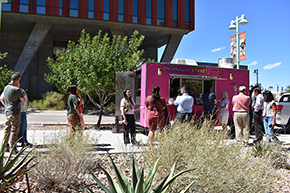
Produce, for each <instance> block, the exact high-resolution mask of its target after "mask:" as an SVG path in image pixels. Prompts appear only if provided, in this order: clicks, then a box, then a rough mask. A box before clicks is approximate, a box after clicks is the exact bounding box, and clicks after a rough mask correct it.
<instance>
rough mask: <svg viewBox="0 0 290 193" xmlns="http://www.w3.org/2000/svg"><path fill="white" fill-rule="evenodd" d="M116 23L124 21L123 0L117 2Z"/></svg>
mask: <svg viewBox="0 0 290 193" xmlns="http://www.w3.org/2000/svg"><path fill="white" fill-rule="evenodd" d="M118 9H119V10H118V21H122V22H123V21H124V0H119V6H118Z"/></svg>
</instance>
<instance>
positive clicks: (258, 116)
mask: <svg viewBox="0 0 290 193" xmlns="http://www.w3.org/2000/svg"><path fill="white" fill-rule="evenodd" d="M254 95H255V96H256V101H255V105H254V114H253V118H254V126H255V135H256V138H255V139H254V143H255V142H259V141H261V140H262V139H263V130H264V129H263V119H262V113H263V109H264V102H265V99H264V96H263V95H262V94H261V89H260V88H255V89H254Z"/></svg>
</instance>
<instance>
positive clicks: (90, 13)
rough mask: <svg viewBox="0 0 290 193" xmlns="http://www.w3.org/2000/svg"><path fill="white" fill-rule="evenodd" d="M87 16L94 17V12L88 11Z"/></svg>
mask: <svg viewBox="0 0 290 193" xmlns="http://www.w3.org/2000/svg"><path fill="white" fill-rule="evenodd" d="M88 18H90V19H94V12H93V11H88Z"/></svg>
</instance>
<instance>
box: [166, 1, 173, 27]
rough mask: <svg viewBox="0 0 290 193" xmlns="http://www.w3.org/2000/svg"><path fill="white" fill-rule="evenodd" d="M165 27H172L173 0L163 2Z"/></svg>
mask: <svg viewBox="0 0 290 193" xmlns="http://www.w3.org/2000/svg"><path fill="white" fill-rule="evenodd" d="M165 26H166V27H172V26H173V0H166V1H165Z"/></svg>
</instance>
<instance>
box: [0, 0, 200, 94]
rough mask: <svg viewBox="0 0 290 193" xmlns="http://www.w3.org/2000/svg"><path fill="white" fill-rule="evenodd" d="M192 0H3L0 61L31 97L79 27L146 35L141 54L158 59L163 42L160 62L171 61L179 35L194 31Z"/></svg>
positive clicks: (44, 87)
mask: <svg viewBox="0 0 290 193" xmlns="http://www.w3.org/2000/svg"><path fill="white" fill-rule="evenodd" d="M194 19H195V18H194V0H8V3H3V4H2V24H1V28H2V29H1V32H0V52H8V53H9V56H8V58H6V59H4V60H2V61H1V63H0V65H4V64H7V65H8V68H10V69H13V70H14V71H19V72H20V75H21V76H22V87H23V88H25V89H26V90H27V91H28V94H29V96H30V98H39V97H41V95H42V94H43V93H45V92H46V91H47V90H51V89H52V88H51V86H50V85H48V83H47V82H45V80H44V73H48V72H49V69H48V67H47V66H46V59H47V57H48V56H54V54H55V53H56V49H61V48H64V47H66V45H67V42H68V40H73V41H74V40H77V39H78V37H79V34H80V32H81V30H82V29H85V30H86V31H87V32H89V33H90V34H91V35H95V34H96V33H97V32H98V31H99V30H102V31H103V32H107V33H109V34H110V35H122V36H125V35H127V36H130V35H131V34H132V33H133V31H134V30H138V31H139V32H140V34H142V35H144V36H145V40H144V42H143V44H142V45H141V48H142V49H144V50H145V54H144V57H145V58H151V59H155V60H156V61H157V49H158V48H159V47H161V46H163V45H166V48H165V51H164V53H163V55H162V57H161V61H160V62H170V61H171V60H172V58H173V57H174V54H175V52H176V50H177V48H178V45H179V43H180V41H181V40H182V37H183V35H185V34H187V33H189V32H190V31H192V30H194Z"/></svg>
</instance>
